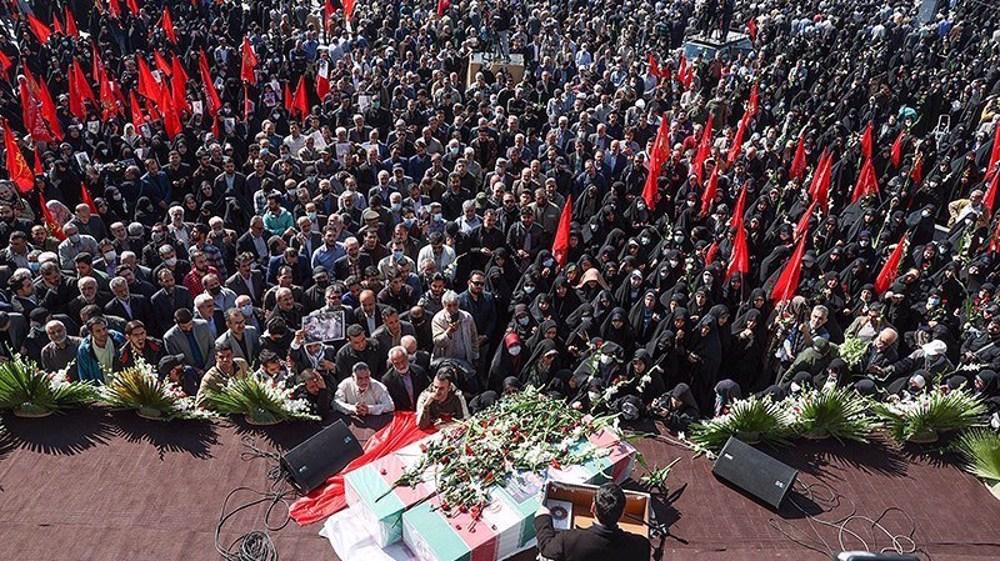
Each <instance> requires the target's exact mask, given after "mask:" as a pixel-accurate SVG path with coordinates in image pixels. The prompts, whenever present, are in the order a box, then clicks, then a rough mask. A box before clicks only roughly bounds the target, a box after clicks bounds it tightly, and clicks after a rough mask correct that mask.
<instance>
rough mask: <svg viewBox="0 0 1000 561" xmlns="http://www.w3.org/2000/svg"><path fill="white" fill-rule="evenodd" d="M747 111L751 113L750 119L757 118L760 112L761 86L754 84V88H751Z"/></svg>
mask: <svg viewBox="0 0 1000 561" xmlns="http://www.w3.org/2000/svg"><path fill="white" fill-rule="evenodd" d="M747 111H749V112H750V118H751V119H752V118H754V117H756V116H757V113H759V112H760V85H759V84H758V83H757V82H754V84H753V87H751V88H750V100H749V101H747Z"/></svg>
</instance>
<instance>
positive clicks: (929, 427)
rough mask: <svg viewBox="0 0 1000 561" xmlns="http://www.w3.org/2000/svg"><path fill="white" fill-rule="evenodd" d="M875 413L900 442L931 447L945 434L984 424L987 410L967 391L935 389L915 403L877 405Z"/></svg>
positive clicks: (910, 400) (906, 401) (909, 400)
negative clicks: (982, 422)
mask: <svg viewBox="0 0 1000 561" xmlns="http://www.w3.org/2000/svg"><path fill="white" fill-rule="evenodd" d="M874 411H875V414H876V415H877V416H878V417H880V418H881V419H882V420H883V422H884V424H885V427H886V428H887V429H888V431H889V434H890V435H891V436H892V438H893V439H895V440H896V441H898V442H915V443H930V442H936V441H937V439H938V436H939V435H940V433H942V432H948V431H956V430H962V429H967V428H970V427H972V426H974V425H976V424H978V423H980V422H981V421H982V418H983V416H984V415H985V414H986V406H985V405H984V404H983V402H982V401H980V400H979V399H977V398H976V397H975V396H973V395H972V394H971V393H969V392H967V391H964V390H952V391H948V392H944V391H941V390H940V389H939V388H934V389H932V390H931V391H928V392H926V393H923V394H920V395H918V396H916V397H914V398H912V399H908V400H901V401H896V402H888V403H877V404H875V407H874Z"/></svg>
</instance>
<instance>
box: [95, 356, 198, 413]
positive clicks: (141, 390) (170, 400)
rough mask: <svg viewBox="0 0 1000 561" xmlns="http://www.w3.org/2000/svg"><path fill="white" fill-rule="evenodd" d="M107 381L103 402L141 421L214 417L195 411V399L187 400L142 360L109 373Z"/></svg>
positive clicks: (174, 386) (172, 384)
mask: <svg viewBox="0 0 1000 561" xmlns="http://www.w3.org/2000/svg"><path fill="white" fill-rule="evenodd" d="M105 378H106V379H107V383H106V385H105V386H104V387H102V388H101V401H103V402H104V403H106V404H107V405H108V406H110V407H112V408H114V409H134V410H135V411H136V413H138V414H139V416H141V417H146V418H149V419H158V420H164V421H169V420H171V419H211V418H213V417H214V415H212V413H211V412H210V411H205V410H202V409H198V408H197V407H195V403H194V398H193V397H187V396H185V395H184V393H183V392H182V391H180V388H178V387H177V385H176V384H174V383H173V382H170V381H169V380H160V379H159V378H158V377H157V376H156V374H155V373H154V372H153V369H152V367H150V366H149V365H148V364H146V362H145V361H144V360H142V358H139V359H138V360H137V361H136V364H135V366H132V367H129V368H125V369H122V370H119V371H118V372H109V373H107V374H106V375H105Z"/></svg>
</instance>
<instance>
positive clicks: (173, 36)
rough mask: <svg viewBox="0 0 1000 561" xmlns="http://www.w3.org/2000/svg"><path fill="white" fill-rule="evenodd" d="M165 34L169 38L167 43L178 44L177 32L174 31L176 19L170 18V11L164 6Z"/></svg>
mask: <svg viewBox="0 0 1000 561" xmlns="http://www.w3.org/2000/svg"><path fill="white" fill-rule="evenodd" d="M162 25H163V33H164V34H166V36H167V41H170V42H171V43H173V44H175V45H176V44H177V32H176V31H174V18H172V17H170V9H169V8H167V6H166V5H164V6H163V22H162Z"/></svg>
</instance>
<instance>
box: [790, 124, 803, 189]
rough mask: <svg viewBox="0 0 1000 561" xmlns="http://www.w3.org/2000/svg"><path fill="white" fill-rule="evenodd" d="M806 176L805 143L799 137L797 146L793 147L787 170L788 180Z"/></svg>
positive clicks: (800, 136)
mask: <svg viewBox="0 0 1000 561" xmlns="http://www.w3.org/2000/svg"><path fill="white" fill-rule="evenodd" d="M805 174H806V141H805V138H803V137H802V135H799V144H798V146H796V147H795V156H793V157H792V165H791V166H790V167H789V168H788V179H793V180H794V179H800V178H802V177H805Z"/></svg>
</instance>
